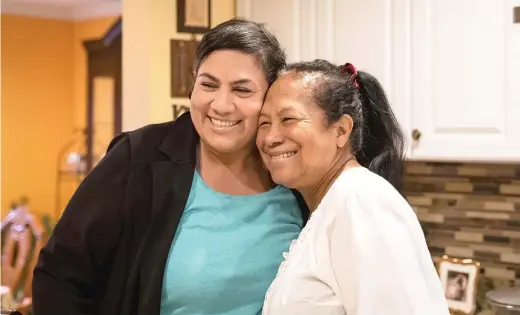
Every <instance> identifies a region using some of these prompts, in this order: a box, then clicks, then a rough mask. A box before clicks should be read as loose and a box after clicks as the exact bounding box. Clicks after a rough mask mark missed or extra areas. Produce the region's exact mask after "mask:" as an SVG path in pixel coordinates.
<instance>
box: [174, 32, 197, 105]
mask: <svg viewBox="0 0 520 315" xmlns="http://www.w3.org/2000/svg"><path fill="white" fill-rule="evenodd" d="M198 45H199V41H197V40H196V39H195V38H193V39H192V40H180V39H171V40H170V96H171V97H172V98H175V97H182V98H185V97H189V96H190V93H191V90H192V89H193V84H194V82H195V78H194V76H193V70H194V69H193V67H194V65H195V52H196V50H197V46H198Z"/></svg>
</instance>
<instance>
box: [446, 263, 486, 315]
mask: <svg viewBox="0 0 520 315" xmlns="http://www.w3.org/2000/svg"><path fill="white" fill-rule="evenodd" d="M438 272H439V276H440V278H441V283H442V286H443V288H444V296H445V297H446V301H447V302H448V306H449V308H450V311H451V312H452V314H461V315H472V314H474V313H475V308H476V305H477V302H476V298H477V281H478V277H479V273H480V263H479V262H477V261H474V260H471V259H459V258H451V257H448V256H446V255H444V256H443V257H442V260H441V261H440V262H439V265H438Z"/></svg>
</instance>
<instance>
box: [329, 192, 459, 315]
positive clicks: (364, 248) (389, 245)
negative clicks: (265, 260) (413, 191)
mask: <svg viewBox="0 0 520 315" xmlns="http://www.w3.org/2000/svg"><path fill="white" fill-rule="evenodd" d="M379 194H381V195H379ZM337 210H338V213H337V217H336V219H335V222H334V224H333V226H332V227H331V231H330V232H331V233H330V251H331V264H332V269H333V272H334V277H335V282H336V283H335V285H333V286H332V287H333V288H334V287H335V291H336V294H337V296H338V297H339V298H340V300H341V301H342V303H343V305H344V307H345V310H346V312H347V314H349V315H374V314H384V315H403V314H407V315H449V312H448V307H447V304H446V300H445V298H444V294H443V291H442V287H441V285H440V280H439V277H438V275H437V272H436V270H435V267H434V264H433V262H432V259H431V256H430V253H429V251H428V248H427V246H426V241H425V239H424V235H423V233H422V230H421V227H420V224H419V222H418V220H417V217H416V216H415V213H414V212H413V210H412V209H411V208H410V206H409V205H408V203H407V202H406V201H405V200H404V199H402V198H401V197H400V196H398V194H397V192H395V194H394V192H393V191H389V192H388V195H386V193H385V192H384V191H371V192H361V193H358V194H356V193H354V194H352V195H350V196H349V197H348V198H347V200H344V202H342V203H341V204H338V209H337Z"/></svg>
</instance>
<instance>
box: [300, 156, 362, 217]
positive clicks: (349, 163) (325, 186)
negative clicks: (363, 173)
mask: <svg viewBox="0 0 520 315" xmlns="http://www.w3.org/2000/svg"><path fill="white" fill-rule="evenodd" d="M357 166H360V165H359V163H358V162H357V161H356V159H355V157H354V156H353V155H349V156H345V157H342V158H340V159H338V160H337V161H336V162H335V163H334V164H332V167H331V168H330V169H329V170H328V171H327V172H326V173H325V175H324V176H323V177H322V178H321V180H320V181H319V182H318V183H316V184H315V185H314V186H311V187H308V188H302V189H298V190H299V191H300V193H301V194H302V196H303V199H304V200H305V203H307V207H309V210H310V211H311V213H312V212H314V211H315V210H316V208H318V206H319V204H320V202H321V201H322V200H323V198H324V197H325V195H326V194H327V192H328V191H329V189H330V187H331V186H332V184H333V183H334V182H335V181H336V179H337V178H338V177H339V176H340V175H341V173H342V172H343V171H344V170H346V169H348V168H351V167H357Z"/></svg>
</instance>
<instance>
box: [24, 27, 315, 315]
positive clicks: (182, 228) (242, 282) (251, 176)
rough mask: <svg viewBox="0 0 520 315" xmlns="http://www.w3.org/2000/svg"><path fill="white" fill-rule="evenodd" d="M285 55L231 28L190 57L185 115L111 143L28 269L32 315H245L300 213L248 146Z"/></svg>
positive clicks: (259, 32)
mask: <svg viewBox="0 0 520 315" xmlns="http://www.w3.org/2000/svg"><path fill="white" fill-rule="evenodd" d="M284 65H285V55H284V53H283V50H282V49H281V47H280V45H279V43H278V41H277V40H276V38H275V37H274V36H273V35H272V34H271V33H269V32H268V31H267V30H266V29H265V28H264V27H263V26H262V25H260V24H257V23H253V22H250V21H245V20H241V19H234V20H231V21H228V22H225V23H223V24H221V25H219V26H217V27H216V28H214V29H212V30H211V31H209V32H208V33H206V35H204V37H203V38H202V40H201V42H200V45H199V46H198V49H197V53H196V67H195V77H196V82H195V84H194V87H193V91H192V93H191V112H188V113H185V114H183V115H181V116H180V117H179V118H178V119H177V120H176V121H175V122H173V123H172V122H169V123H163V124H157V125H150V126H146V127H144V128H141V129H139V130H136V131H133V132H130V133H126V134H122V135H120V136H118V137H117V138H115V139H114V140H113V141H112V144H111V145H110V148H109V149H108V152H107V154H106V156H105V158H104V159H103V160H102V161H101V162H100V163H99V164H98V166H97V167H96V168H95V169H94V170H93V171H92V172H91V173H90V174H89V175H88V177H87V178H86V179H85V180H84V181H83V183H82V185H81V186H80V188H79V189H78V190H77V191H76V193H75V194H74V196H73V198H72V199H71V201H70V203H69V205H68V206H67V208H66V210H65V213H64V214H63V216H62V218H61V220H60V221H59V222H58V224H57V225H56V227H55V229H54V232H53V235H52V237H51V239H50V240H49V242H48V243H47V245H46V247H45V248H44V249H43V250H42V251H41V254H40V257H39V261H38V265H37V266H36V268H35V271H34V282H33V301H34V302H33V304H34V313H35V314H37V315H46V314H85V315H87V314H100V315H108V314H111V315H112V314H125V315H136V314H139V315H145V314H146V315H148V314H165V315H166V314H167V315H184V314H186V315H187V314H190V315H193V314H200V315H205V314H223V315H224V314H226V315H242V314H258V313H260V312H261V309H262V303H263V299H264V296H265V292H266V290H267V288H268V286H269V284H270V282H271V281H272V279H274V277H275V275H276V270H277V267H278V265H279V263H280V262H281V260H282V257H283V256H282V254H283V252H284V251H286V250H287V249H288V248H289V245H290V243H291V241H292V240H293V239H295V238H296V237H297V236H298V234H299V233H300V231H301V229H302V226H303V224H304V222H305V221H306V218H307V217H308V209H307V207H306V206H305V203H304V202H303V201H302V199H301V196H300V195H299V194H298V193H297V192H295V191H291V190H289V189H288V188H285V187H283V186H281V185H277V184H274V183H273V182H272V181H271V178H270V175H269V173H268V172H267V170H265V167H264V166H263V163H262V160H261V159H260V156H259V154H258V150H257V149H256V147H255V145H254V139H255V134H256V130H257V120H258V115H259V113H260V109H261V106H262V101H263V99H264V96H265V93H266V91H267V89H268V87H269V85H270V84H271V83H272V82H273V81H274V79H275V77H276V73H277V71H278V70H279V69H280V68H281V67H283V66H284Z"/></svg>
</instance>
